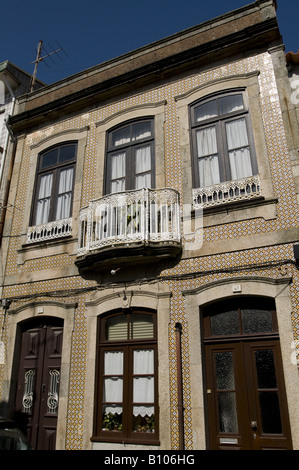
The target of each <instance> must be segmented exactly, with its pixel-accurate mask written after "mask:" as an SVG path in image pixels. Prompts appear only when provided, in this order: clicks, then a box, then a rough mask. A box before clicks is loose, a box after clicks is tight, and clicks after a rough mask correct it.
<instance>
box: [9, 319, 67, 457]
mask: <svg viewBox="0 0 299 470" xmlns="http://www.w3.org/2000/svg"><path fill="white" fill-rule="evenodd" d="M62 338H63V327H62V324H61V322H60V321H57V320H55V319H48V320H46V319H45V320H44V321H43V322H42V323H41V322H38V323H35V324H34V323H32V322H31V323H30V324H27V326H26V327H25V328H23V329H22V341H21V357H20V367H19V377H18V384H17V398H16V410H17V411H18V412H19V413H20V414H21V415H22V418H23V421H24V420H26V429H27V437H28V440H29V442H30V443H31V445H32V447H33V448H34V449H36V450H54V449H55V444H56V428H57V413H58V404H59V385H60V368H61V353H62Z"/></svg>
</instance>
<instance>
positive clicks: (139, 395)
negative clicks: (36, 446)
mask: <svg viewBox="0 0 299 470" xmlns="http://www.w3.org/2000/svg"><path fill="white" fill-rule="evenodd" d="M157 386H158V384H157V332H156V314H155V313H153V312H148V311H142V310H126V311H124V312H116V313H112V314H110V315H108V316H105V317H103V318H100V319H99V341H98V390H97V398H96V410H97V411H96V418H95V436H94V438H93V439H94V440H102V441H111V442H113V441H114V442H116V441H118V442H135V443H143V442H145V443H149V441H150V443H151V444H154V443H156V444H157V443H158V400H157Z"/></svg>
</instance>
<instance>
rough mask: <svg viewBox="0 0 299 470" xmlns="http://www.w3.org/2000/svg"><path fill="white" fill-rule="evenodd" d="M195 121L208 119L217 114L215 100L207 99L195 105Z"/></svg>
mask: <svg viewBox="0 0 299 470" xmlns="http://www.w3.org/2000/svg"><path fill="white" fill-rule="evenodd" d="M194 115H195V122H199V121H203V120H205V119H210V118H212V117H215V116H218V109H217V101H216V100H213V101H209V102H208V103H205V104H202V105H200V106H197V107H196V108H195V110H194Z"/></svg>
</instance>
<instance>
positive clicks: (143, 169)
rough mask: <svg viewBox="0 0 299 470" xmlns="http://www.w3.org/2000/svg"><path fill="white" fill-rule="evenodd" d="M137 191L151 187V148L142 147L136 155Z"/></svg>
mask: <svg viewBox="0 0 299 470" xmlns="http://www.w3.org/2000/svg"><path fill="white" fill-rule="evenodd" d="M135 170H136V173H135V174H136V182H135V189H141V188H150V187H151V148H150V146H149V145H148V146H146V147H141V148H139V149H137V150H136V153H135Z"/></svg>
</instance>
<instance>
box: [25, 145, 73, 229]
mask: <svg viewBox="0 0 299 470" xmlns="http://www.w3.org/2000/svg"><path fill="white" fill-rule="evenodd" d="M70 145H73V146H74V147H75V151H74V155H75V156H74V158H73V159H70V160H66V161H64V162H61V163H59V162H56V163H55V164H53V165H49V166H47V167H45V168H42V159H43V156H44V155H45V154H46V153H48V152H50V151H55V150H57V152H58V157H57V160H58V158H59V154H60V150H61V148H63V147H66V146H70ZM77 149H78V147H77V142H64V143H62V144H58V145H55V146H53V147H49V148H47V149H45V150H44V151H43V152H41V153H40V154H39V155H38V158H37V168H36V177H35V185H34V193H33V200H32V205H31V216H30V225H31V226H34V225H36V224H35V220H36V211H37V202H38V193H39V188H40V180H41V177H42V176H44V175H47V174H48V175H50V174H52V175H53V182H52V191H51V196H50V210H49V217H48V222H53V221H55V220H56V217H55V214H56V208H57V200H58V186H59V175H60V172H61V171H62V170H65V169H70V168H73V187H72V196H71V205H70V214H71V213H72V207H73V198H74V182H75V170H76V160H77ZM70 217H71V215H70Z"/></svg>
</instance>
